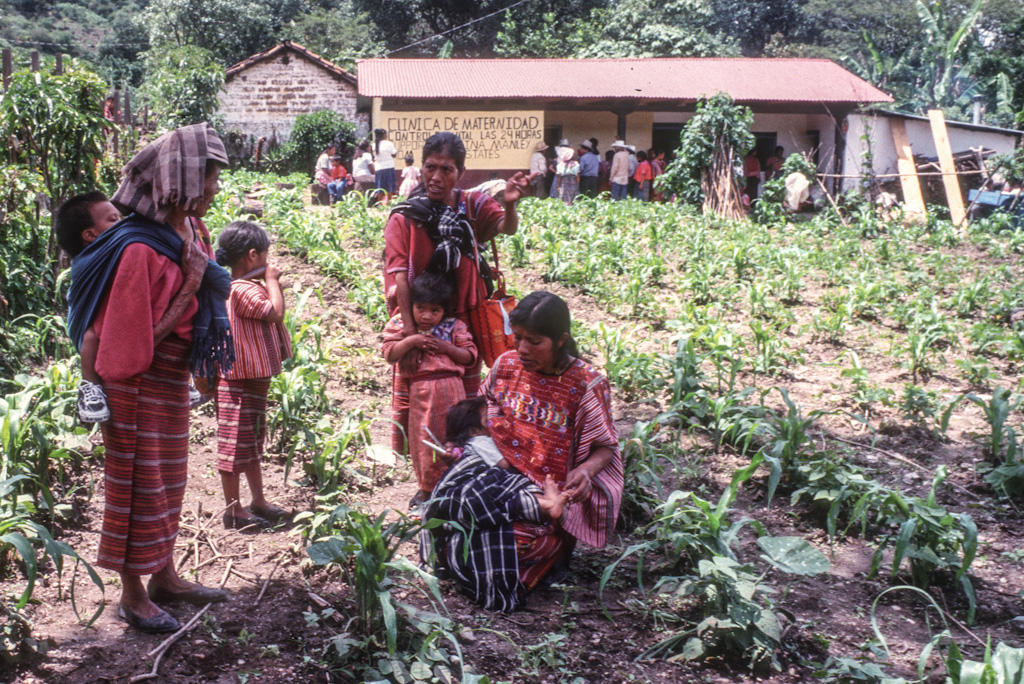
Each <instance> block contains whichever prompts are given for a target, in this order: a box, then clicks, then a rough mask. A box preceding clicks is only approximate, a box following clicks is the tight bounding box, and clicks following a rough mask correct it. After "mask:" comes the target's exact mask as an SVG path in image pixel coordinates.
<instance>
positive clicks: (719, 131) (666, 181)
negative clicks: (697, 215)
mask: <svg viewBox="0 0 1024 684" xmlns="http://www.w3.org/2000/svg"><path fill="white" fill-rule="evenodd" d="M753 125H754V114H753V112H751V111H750V108H749V107H744V106H743V105H737V104H734V103H733V101H732V98H730V97H729V96H728V95H726V94H724V93H718V94H717V95H714V96H712V97H711V98H709V99H707V100H701V101H700V102H698V103H697V112H696V113H695V114H694V115H693V118H691V119H690V120H689V121H687V122H686V125H685V126H684V127H683V131H682V133H681V134H680V136H679V148H678V149H677V151H676V158H675V159H673V160H672V161H671V162H670V163H669V165H668V167H667V168H666V169H665V173H664V174H662V175H661V176H659V177H658V180H657V183H658V185H659V187H661V188H662V189H663V190H665V191H666V192H669V193H675V194H676V195H678V196H679V199H680V200H681V201H683V202H685V203H687V204H692V205H695V206H699V205H701V204H702V203H704V201H705V200H706V199H707V195H708V192H709V191H714V190H715V189H716V188H715V181H716V180H718V178H717V176H718V175H719V174H716V173H715V166H716V165H718V164H727V165H728V166H729V167H730V168H731V167H733V166H734V165H735V164H736V162H738V161H739V160H741V159H742V158H743V155H744V154H746V153H747V151H748V150H750V149H751V148H752V147H753V145H754V134H753V133H751V127H752V126H753ZM727 175H728V174H727ZM717 190H718V191H719V192H720V191H722V190H721V189H720V188H719V189H717Z"/></svg>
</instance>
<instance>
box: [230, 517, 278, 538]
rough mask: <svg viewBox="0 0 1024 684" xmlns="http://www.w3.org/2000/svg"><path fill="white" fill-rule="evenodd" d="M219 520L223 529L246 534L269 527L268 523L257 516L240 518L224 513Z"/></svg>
mask: <svg viewBox="0 0 1024 684" xmlns="http://www.w3.org/2000/svg"><path fill="white" fill-rule="evenodd" d="M221 520H222V521H223V522H224V529H226V530H238V531H240V532H244V533H247V534H255V533H257V532H260V531H262V530H265V529H268V528H270V527H271V523H270V521H268V520H267V519H265V518H261V517H259V516H258V515H253V516H250V517H248V518H241V517H239V516H237V515H231V514H230V513H225V514H224V516H223V517H222V518H221Z"/></svg>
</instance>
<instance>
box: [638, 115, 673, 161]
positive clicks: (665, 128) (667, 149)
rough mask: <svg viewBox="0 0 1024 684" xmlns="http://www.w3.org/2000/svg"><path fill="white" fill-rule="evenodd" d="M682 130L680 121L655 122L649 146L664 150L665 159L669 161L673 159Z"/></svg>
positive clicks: (660, 150)
mask: <svg viewBox="0 0 1024 684" xmlns="http://www.w3.org/2000/svg"><path fill="white" fill-rule="evenodd" d="M682 132H683V124H681V123H656V124H654V128H653V129H652V130H651V147H652V148H654V149H655V150H658V151H659V152H664V153H665V161H671V160H672V159H675V156H676V150H677V149H679V135H680V134H681V133H682ZM626 142H629V141H628V140H627V141H626Z"/></svg>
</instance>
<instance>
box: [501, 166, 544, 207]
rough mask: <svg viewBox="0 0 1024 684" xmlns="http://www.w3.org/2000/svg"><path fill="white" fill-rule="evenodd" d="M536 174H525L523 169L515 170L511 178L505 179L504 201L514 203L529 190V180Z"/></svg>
mask: <svg viewBox="0 0 1024 684" xmlns="http://www.w3.org/2000/svg"><path fill="white" fill-rule="evenodd" d="M536 175H537V174H535V173H534V174H529V175H528V174H526V173H525V172H523V171H517V172H515V173H514V174H513V175H512V177H511V178H509V179H508V180H507V181H505V203H506V204H515V203H516V202H518V201H519V200H520V199H522V198H523V197H524V196H526V195H527V194H528V193H529V191H530V181H532V180H533V179H534V177H535V176H536Z"/></svg>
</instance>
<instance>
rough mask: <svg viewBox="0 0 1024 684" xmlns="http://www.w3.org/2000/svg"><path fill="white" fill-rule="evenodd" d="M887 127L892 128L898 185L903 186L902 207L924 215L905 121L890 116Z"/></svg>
mask: <svg viewBox="0 0 1024 684" xmlns="http://www.w3.org/2000/svg"><path fill="white" fill-rule="evenodd" d="M889 128H890V129H891V130H892V142H893V144H894V145H896V170H897V171H898V172H899V174H900V186H901V187H902V188H903V208H904V209H905V210H906V211H907V212H908V213H911V214H918V215H921V216H924V215H925V214H926V213H927V210H926V209H925V206H924V198H923V197H922V196H921V183H920V181H919V180H918V178H917V166H916V165H915V164H914V151H913V150H912V149H911V147H910V140H909V139H908V138H907V126H906V123H905V122H904V121H903V119H898V118H890V119H889Z"/></svg>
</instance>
